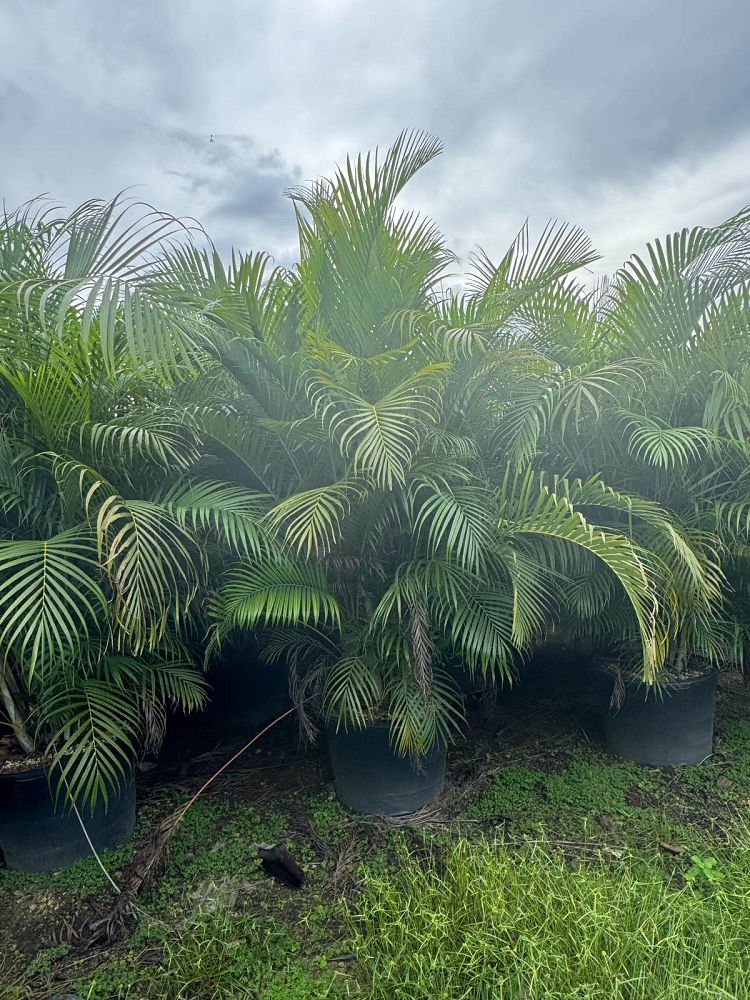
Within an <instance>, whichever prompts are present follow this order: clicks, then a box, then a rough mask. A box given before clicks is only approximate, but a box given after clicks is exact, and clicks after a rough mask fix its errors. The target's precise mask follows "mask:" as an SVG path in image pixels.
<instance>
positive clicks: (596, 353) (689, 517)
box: [512, 209, 750, 667]
mask: <svg viewBox="0 0 750 1000" xmlns="http://www.w3.org/2000/svg"><path fill="white" fill-rule="evenodd" d="M749 279H750V210H747V209H745V210H743V211H742V212H740V213H738V214H737V215H735V216H733V217H732V218H730V219H729V220H727V221H726V222H725V223H722V224H721V225H719V226H716V227H714V228H711V229H704V228H696V229H693V230H682V231H680V232H678V233H675V234H673V235H671V236H668V237H666V238H665V239H663V240H655V241H654V242H653V243H651V244H649V246H648V247H647V252H646V254H645V256H644V257H637V256H635V257H633V258H631V259H630V260H629V261H628V262H627V263H626V264H625V265H624V267H623V268H622V269H621V270H620V271H619V272H618V273H617V274H616V275H615V277H614V279H613V280H612V281H610V282H605V283H603V284H602V285H600V286H599V287H597V288H596V289H595V290H594V291H593V292H592V291H590V290H588V289H587V288H585V287H584V286H583V285H581V284H577V283H574V282H567V283H565V284H564V285H563V286H561V287H560V288H559V289H557V290H556V292H555V293H554V294H551V293H550V294H546V295H544V296H542V297H540V299H539V300H538V301H535V302H534V303H532V307H531V308H530V310H529V314H528V316H527V325H526V337H527V342H528V343H529V344H530V346H532V347H534V348H535V349H537V350H539V351H542V352H544V353H545V355H546V356H547V357H548V358H550V359H551V360H552V361H553V362H554V364H553V366H552V367H551V368H550V369H549V370H547V371H530V370H529V371H527V372H526V373H525V374H524V376H523V378H522V379H520V380H519V381H518V383H517V384H516V386H515V387H514V393H513V411H514V414H513V418H512V420H513V428H512V429H513V438H514V444H515V451H516V455H517V456H518V457H521V456H527V455H529V454H536V455H537V461H538V462H539V463H540V465H541V466H542V467H544V468H550V469H556V470H560V471H563V472H565V473H566V474H568V475H574V476H588V475H591V474H592V473H593V472H596V473H598V474H600V475H602V476H603V477H604V478H605V479H606V480H607V481H608V482H609V483H611V484H612V485H613V486H615V487H617V488H618V489H620V490H623V491H626V492H627V493H629V494H630V495H631V496H636V497H638V496H639V497H642V498H643V500H645V501H648V502H649V503H653V502H656V503H658V504H659V505H660V506H661V507H662V509H664V510H665V511H666V512H667V513H668V515H669V519H670V522H671V524H672V526H673V528H674V529H675V530H677V531H679V535H680V539H681V541H680V546H681V549H680V552H679V553H678V554H679V556H680V558H679V559H677V561H675V559H674V555H675V550H674V546H673V544H672V543H671V542H670V541H669V539H668V538H667V537H666V536H663V537H662V543H661V544H658V543H656V542H655V540H654V538H653V527H652V525H650V524H648V523H647V524H645V525H644V524H642V525H641V526H640V528H639V530H638V535H637V539H638V541H639V543H640V544H646V545H648V546H650V547H651V548H653V550H654V551H655V553H656V554H657V555H658V556H659V558H660V563H661V573H660V575H661V577H662V579H663V580H664V583H665V588H666V589H665V591H664V596H663V602H664V603H665V604H667V605H668V606H669V607H670V609H671V610H670V616H669V617H670V627H669V652H668V660H667V662H668V664H669V665H670V666H672V667H678V666H680V665H683V666H684V665H685V664H686V663H687V662H688V660H689V659H690V657H691V656H693V657H697V658H699V659H701V660H704V661H709V662H714V663H718V662H730V663H731V662H734V663H738V662H739V663H742V662H743V661H744V659H745V649H746V646H747V634H748V633H747V628H748V626H747V623H748V613H747V612H748V601H747V598H748V580H749V579H750V577H749V576H748V571H747V570H748V567H747V562H746V559H747V541H748V528H749V527H750V522H748V518H747V512H748V511H750V492H749V491H748V487H749V486H750V480H749V479H748V469H749V468H750V465H749V464H748V458H749V457H750V453H749V452H748V443H747V439H748V429H749V428H750V423H749V421H750V349H749V347H748V345H749V344H750V339H749V338H748V333H749V332H750V328H749V326H748V316H750V283H749ZM665 545H666V548H665ZM619 610H621V609H619ZM619 610H618V608H617V606H616V605H612V606H611V608H610V612H611V615H610V616H609V617H607V616H603V617H601V618H600V619H599V622H600V624H601V625H602V626H604V630H603V632H602V634H601V635H600V639H601V641H602V643H603V645H605V646H607V645H609V646H610V647H611V645H612V643H611V641H610V640H611V636H612V635H618V634H619V635H620V636H621V638H622V639H623V648H624V650H627V648H628V646H629V645H631V643H630V639H631V638H632V630H629V629H628V628H627V627H626V624H625V622H624V621H623V619H622V615H621V614H620V613H619ZM586 627H588V626H584V628H586ZM605 633H608V635H607V634H605Z"/></svg>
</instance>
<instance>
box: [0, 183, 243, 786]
mask: <svg viewBox="0 0 750 1000" xmlns="http://www.w3.org/2000/svg"><path fill="white" fill-rule="evenodd" d="M123 211H124V210H120V209H119V208H118V203H117V201H115V202H114V203H110V204H100V203H93V202H92V203H88V204H86V205H84V206H82V208H81V209H79V210H77V211H76V212H74V213H73V214H72V215H70V216H67V217H65V216H62V217H61V216H58V215H56V214H55V213H54V211H51V210H47V211H34V210H33V208H32V207H27V208H26V209H24V210H22V211H20V212H19V213H17V214H16V215H14V216H6V217H5V219H4V220H3V225H2V226H1V227H0V400H1V402H2V412H3V418H2V421H1V422H0V654H1V655H2V685H1V694H2V699H3V703H4V706H5V712H6V714H7V715H8V717H9V721H10V723H11V725H12V727H13V730H14V731H15V733H16V735H17V736H18V738H19V741H20V742H21V744H22V746H23V747H24V749H26V750H30V749H32V748H33V747H34V745H35V744H36V745H37V746H38V747H40V748H42V749H45V748H49V750H50V751H51V752H52V753H53V754H54V755H55V758H56V760H57V762H58V763H59V765H60V769H61V773H62V775H63V778H64V783H67V785H68V787H69V788H70V790H71V794H73V795H74V796H80V797H82V798H83V799H84V800H86V801H87V802H88V803H90V804H91V805H92V806H93V805H94V804H95V802H96V800H97V798H98V797H99V796H104V797H105V798H106V797H107V795H108V794H109V792H111V790H112V788H113V787H115V786H116V785H117V783H118V781H119V780H120V779H121V778H122V776H123V775H124V774H125V773H126V771H127V769H128V768H129V767H130V766H131V764H132V756H133V754H134V752H135V751H136V748H137V746H138V745H139V744H142V743H143V741H144V740H146V741H148V740H149V739H153V738H154V737H155V736H156V735H158V733H159V731H160V730H161V728H162V726H163V719H164V706H165V705H166V703H168V702H175V703H179V704H181V705H182V706H183V707H185V708H187V709H191V708H195V707H197V706H198V705H199V704H201V703H202V702H203V700H204V697H205V683H204V681H203V678H202V676H201V675H200V673H199V672H197V671H196V670H195V668H194V666H193V656H192V654H191V652H190V646H191V644H192V641H193V639H194V638H195V636H196V635H198V634H199V633H196V631H195V628H196V626H195V624H194V623H193V622H192V619H191V615H192V613H193V612H194V611H195V609H196V597H197V595H198V594H199V593H200V592H201V588H202V587H203V586H205V583H206V579H207V574H208V571H209V567H210V563H211V560H212V557H213V549H214V547H215V546H217V545H223V546H225V547H228V548H230V549H232V548H233V549H234V550H236V551H238V552H246V551H247V542H248V536H247V531H246V530H245V529H244V528H243V526H244V524H245V522H246V521H247V517H246V512H247V509H251V510H254V505H255V498H254V496H252V495H250V494H248V495H247V496H246V497H245V498H244V499H243V498H239V499H238V497H237V496H236V495H235V494H233V495H232V497H231V501H230V503H229V504H227V502H226V497H225V496H224V493H223V492H222V490H221V489H220V488H219V489H214V490H213V491H211V490H206V489H204V490H203V492H202V493H201V495H200V496H199V497H196V496H195V495H194V490H193V491H192V492H191V490H190V489H186V488H184V487H183V488H179V489H175V485H174V484H175V479H176V478H179V477H180V475H182V474H187V472H188V471H189V470H190V469H192V468H193V467H194V466H195V465H196V463H197V462H198V459H199V456H200V448H199V444H200V438H199V435H198V433H197V431H196V429H195V428H193V427H192V426H191V425H190V423H189V421H186V420H185V418H184V415H179V419H178V417H177V416H176V415H175V413H174V410H173V408H172V406H171V405H170V403H171V389H170V384H169V380H168V379H167V378H166V377H165V374H164V372H165V369H164V367H163V365H162V364H161V363H159V359H158V358H157V359H156V360H154V359H151V360H149V363H148V364H146V363H144V361H143V359H142V357H141V354H140V350H139V346H140V345H139V341H138V338H137V337H136V336H135V333H134V329H133V325H132V319H133V315H134V314H135V312H137V311H138V310H140V316H141V318H142V319H143V317H144V316H147V313H148V309H147V308H146V306H145V305H144V304H143V303H144V302H146V299H141V298H139V296H141V294H142V291H141V286H140V285H139V282H141V281H142V280H143V281H145V277H144V276H146V277H148V280H149V281H151V280H152V278H153V274H154V271H155V268H156V266H157V265H156V263H155V262H154V261H150V262H148V263H144V260H143V255H144V254H147V253H148V250H149V248H151V249H155V248H158V246H161V243H160V242H159V240H160V239H161V238H162V237H163V236H164V234H165V233H166V234H169V235H172V234H173V228H174V226H173V224H172V222H171V221H170V220H168V219H165V218H164V217H156V216H152V215H151V214H147V215H146V216H145V217H143V216H142V215H141V216H140V217H139V218H138V219H136V220H135V221H133V222H130V221H128V220H126V219H125V217H124V215H123ZM118 283H119V284H118ZM144 287H145V285H144ZM150 294H152V293H151V292H149V295H150ZM149 301H151V300H150V299H149ZM154 301H155V300H154ZM138 303H140V304H138ZM148 308H151V307H150V306H149V307H148ZM128 309H130V310H131V312H130V314H129V312H128ZM144 310H145V311H144ZM156 316H157V311H156V306H155V305H154V313H153V317H156ZM158 316H159V317H161V318H154V319H153V322H154V323H156V324H157V326H158V327H159V329H163V324H164V323H165V322H166V321H165V320H164V316H168V310H167V309H163V308H162V307H160V311H159V312H158ZM148 322H149V323H150V322H151V320H149V321H148ZM159 324H162V325H161V326H159ZM147 326H148V323H147ZM154 329H156V328H154ZM174 343H175V342H173V343H172V346H171V347H170V348H169V351H170V353H171V356H172V357H176V356H177V354H176V353H175V351H174V350H173V348H174ZM243 502H244V507H243ZM253 537H254V536H253Z"/></svg>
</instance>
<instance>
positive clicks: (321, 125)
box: [0, 0, 750, 268]
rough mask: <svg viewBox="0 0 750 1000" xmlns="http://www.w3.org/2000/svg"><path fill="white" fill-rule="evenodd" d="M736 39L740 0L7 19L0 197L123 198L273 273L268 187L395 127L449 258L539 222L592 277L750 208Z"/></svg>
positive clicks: (74, 12)
mask: <svg viewBox="0 0 750 1000" xmlns="http://www.w3.org/2000/svg"><path fill="white" fill-rule="evenodd" d="M748 28H750V8H748V6H747V3H746V0H713V2H712V3H711V4H698V3H695V2H694V0H669V2H667V0H662V2H658V0H657V2H654V0H630V2H629V3H628V4H614V3H608V2H606V0H567V2H566V3H559V2H557V0H530V2H527V3H525V4H513V5H511V4H509V3H507V2H498V0H467V2H466V3H464V4H462V5H459V6H456V5H455V4H449V3H448V2H447V0H410V2H409V3H406V4H405V3H403V2H402V0H381V2H380V3H378V4H377V5H374V6H373V5H371V4H364V3H362V2H356V0H274V3H272V4H269V3H264V2H260V0H214V2H212V3H210V4H208V3H205V2H204V0H185V2H183V3H181V4H179V5H177V4H174V3H172V2H170V0H131V2H130V3H129V4H127V5H124V6H123V5H117V6H115V5H112V6H109V5H102V4H101V3H96V0H47V2H46V3H45V4H43V5H39V4H35V5H31V4H28V3H25V2H24V0H5V3H4V4H3V6H2V9H0V33H1V35H2V37H3V39H4V40H5V45H4V60H3V64H2V65H1V66H0V126H2V129H3V136H4V140H5V141H4V143H3V147H2V149H0V188H1V190H0V195H3V196H5V198H6V200H7V201H8V203H9V204H13V203H14V202H20V201H22V200H24V199H26V198H28V197H30V196H31V195H33V194H36V193H38V192H40V191H49V192H50V193H51V194H52V195H53V196H54V197H55V198H56V199H59V200H61V201H65V202H66V203H68V204H73V203H75V202H76V201H78V200H82V199H83V198H85V197H90V196H93V195H109V194H112V193H113V192H114V191H116V190H118V189H120V188H124V187H128V186H130V185H138V188H137V194H138V195H139V196H141V197H144V198H146V199H148V200H149V201H151V202H152V203H154V204H157V205H159V206H160V207H163V208H164V209H166V210H169V211H172V212H176V213H178V214H187V215H191V216H195V217H197V218H198V219H200V221H201V222H203V223H204V224H205V226H206V228H207V229H208V231H209V232H210V233H211V234H212V236H214V238H215V239H216V241H217V243H218V244H219V245H220V247H222V248H223V249H226V248H227V247H228V246H229V245H230V244H232V243H235V244H237V245H239V246H241V247H242V248H243V249H250V248H258V247H267V248H268V249H270V250H272V251H273V252H274V253H275V254H276V255H277V256H279V257H282V258H284V259H288V258H289V255H290V253H291V252H292V247H293V243H294V232H295V230H294V220H293V213H292V209H291V206H290V205H289V203H288V201H286V200H285V199H284V196H283V195H284V191H285V189H286V188H288V187H289V186H291V185H294V184H297V183H299V182H300V181H301V180H304V179H306V178H312V177H315V176H318V175H320V174H321V173H324V172H326V171H329V170H330V169H331V168H332V166H333V165H334V164H335V163H336V162H341V161H342V160H343V158H344V157H345V156H346V154H347V153H350V152H356V151H358V150H361V149H366V148H370V147H371V146H373V145H375V144H376V143H379V144H381V145H383V144H386V143H387V142H389V141H390V140H391V139H392V138H393V137H394V136H395V134H396V133H397V132H398V131H399V130H400V129H401V128H402V127H405V126H406V127H409V126H415V127H422V128H426V129H428V130H430V131H432V132H434V133H436V134H438V135H440V136H441V137H442V138H443V139H444V140H445V142H446V152H445V154H444V156H443V157H442V158H441V159H440V161H438V162H437V163H435V164H433V165H431V166H430V167H429V168H428V170H426V171H425V172H424V174H423V175H421V176H420V177H419V178H417V179H416V180H415V182H414V183H413V185H412V187H411V188H410V190H409V191H408V192H407V194H406V196H405V200H406V202H407V203H408V204H409V205H410V206H416V207H421V208H423V209H426V210H427V211H428V212H430V214H432V215H434V216H435V217H436V219H437V221H438V222H439V224H440V225H441V226H442V227H443V229H444V230H445V231H446V235H447V236H448V238H449V240H450V242H451V243H452V244H453V245H454V246H455V247H456V248H457V249H458V251H459V253H462V254H466V253H467V252H468V251H469V250H470V249H471V247H472V245H473V244H475V243H480V244H482V245H484V246H486V247H487V248H488V250H489V251H490V253H492V254H495V255H497V254H498V253H499V252H500V251H501V250H502V248H503V247H504V245H505V244H507V242H508V241H509V240H510V239H511V238H512V236H513V234H514V233H515V231H516V230H517V228H518V227H519V226H520V224H521V223H522V222H523V220H524V219H525V218H526V217H527V216H529V217H530V218H531V221H532V222H533V223H535V224H542V223H543V222H544V221H545V220H546V219H547V218H548V217H550V216H554V217H558V218H565V219H568V220H571V221H575V222H578V223H579V224H581V225H583V226H584V227H585V228H587V229H588V230H589V231H590V232H591V234H592V237H593V239H594V241H595V243H596V244H597V245H598V246H600V247H601V248H602V250H603V252H604V254H605V260H604V262H603V265H602V267H606V268H611V267H613V266H615V265H616V264H617V263H619V261H620V260H621V258H622V257H623V256H624V255H625V254H627V253H628V252H629V251H630V250H634V249H638V248H639V247H640V246H641V245H642V243H643V242H644V241H645V240H646V239H647V238H649V237H650V236H652V235H655V234H657V233H659V232H662V231H665V230H667V229H671V228H674V227H677V226H679V225H683V224H691V225H692V224H696V223H704V224H706V223H708V224H710V223H712V222H715V221H718V220H719V218H721V217H722V216H725V215H728V214H730V213H731V212H733V211H735V210H736V209H737V208H739V207H740V206H741V205H742V204H744V203H747V202H750V176H748V172H747V168H746V166H745V165H746V164H747V162H748V155H750V115H749V113H748V108H750V60H748V59H747V56H746V39H747V37H748ZM212 133H213V136H214V141H213V142H210V141H209V136H210V135H211V134H212Z"/></svg>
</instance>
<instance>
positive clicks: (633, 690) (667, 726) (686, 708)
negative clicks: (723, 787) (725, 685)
mask: <svg viewBox="0 0 750 1000" xmlns="http://www.w3.org/2000/svg"><path fill="white" fill-rule="evenodd" d="M717 676H718V674H717V671H715V670H714V671H712V672H711V673H708V674H704V675H702V676H701V677H691V678H687V679H685V680H677V681H674V682H671V683H670V684H669V686H668V688H667V689H666V690H664V691H662V692H659V691H656V690H655V689H654V688H653V687H649V686H648V685H646V684H643V683H642V682H637V681H631V682H629V683H628V684H627V685H626V688H625V700H624V702H623V704H622V707H621V708H620V709H610V710H608V711H607V712H606V713H605V716H604V736H605V739H606V743H607V746H608V748H609V749H610V750H611V751H612V752H613V753H616V754H618V755H619V756H620V757H626V758H628V759H629V760H635V761H638V763H640V764H652V765H654V766H656V767H664V766H669V765H674V764H699V763H700V762H701V761H702V760H705V759H706V757H708V756H710V754H711V752H712V749H713V735H714V708H715V696H716V680H717Z"/></svg>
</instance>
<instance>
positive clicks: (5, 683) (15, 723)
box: [0, 663, 35, 753]
mask: <svg viewBox="0 0 750 1000" xmlns="http://www.w3.org/2000/svg"><path fill="white" fill-rule="evenodd" d="M15 688H16V683H15V679H14V677H13V674H12V673H11V670H10V667H9V666H8V664H7V663H6V664H5V666H4V668H3V672H2V673H0V698H2V702H3V706H4V707H5V712H6V715H7V716H8V721H9V722H10V724H11V726H12V728H13V732H14V735H15V737H16V739H17V740H18V743H19V745H20V747H21V749H22V750H23V751H24V752H25V753H33V752H34V749H35V746H34V741H33V739H32V738H31V736H30V735H29V733H28V731H27V729H26V726H25V725H24V722H23V718H22V717H21V712H20V710H19V708H18V705H17V704H16V699H15V697H14V695H13V691H14V690H15Z"/></svg>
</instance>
